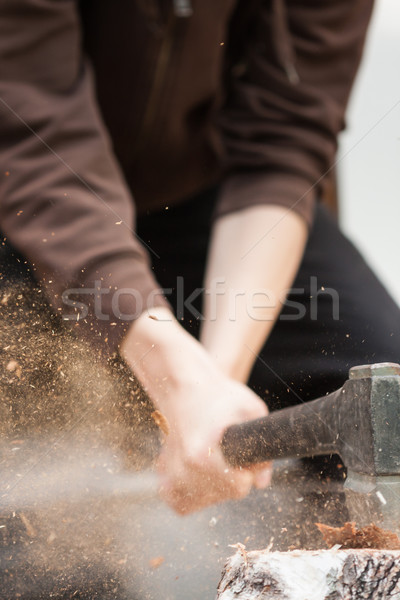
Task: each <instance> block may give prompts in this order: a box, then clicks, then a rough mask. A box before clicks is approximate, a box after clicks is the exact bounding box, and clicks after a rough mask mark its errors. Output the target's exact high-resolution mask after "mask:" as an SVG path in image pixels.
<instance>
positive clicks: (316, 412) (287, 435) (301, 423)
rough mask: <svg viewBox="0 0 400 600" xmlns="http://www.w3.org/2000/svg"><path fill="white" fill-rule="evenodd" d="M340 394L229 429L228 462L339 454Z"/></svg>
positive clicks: (242, 463)
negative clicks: (337, 408)
mask: <svg viewBox="0 0 400 600" xmlns="http://www.w3.org/2000/svg"><path fill="white" fill-rule="evenodd" d="M341 391H342V389H340V390H337V391H336V392H333V393H332V394H329V395H328V396H324V397H322V398H318V399H317V400H313V401H312V402H307V403H304V404H300V405H297V406H293V407H290V408H284V409H282V410H278V411H275V412H272V413H271V414H270V415H268V416H267V417H262V418H261V419H255V420H254V421H247V422H245V423H241V424H239V425H232V426H231V427H228V428H227V429H226V430H225V433H224V436H223V438H222V441H221V448H222V452H223V454H224V456H225V459H226V460H227V462H228V463H229V464H230V465H232V466H234V467H245V466H249V465H251V464H255V463H259V462H264V461H268V460H273V459H276V458H296V457H297V458H300V457H305V456H317V455H321V454H331V453H335V452H337V451H338V429H337V418H336V412H337V410H336V407H337V404H338V398H339V396H340V394H341Z"/></svg>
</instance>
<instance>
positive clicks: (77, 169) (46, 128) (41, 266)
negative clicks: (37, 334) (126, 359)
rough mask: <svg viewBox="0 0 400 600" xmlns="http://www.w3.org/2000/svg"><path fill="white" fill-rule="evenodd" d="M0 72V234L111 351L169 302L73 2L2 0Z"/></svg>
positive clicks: (56, 302) (65, 312)
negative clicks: (106, 121) (154, 269)
mask: <svg viewBox="0 0 400 600" xmlns="http://www.w3.org/2000/svg"><path fill="white" fill-rule="evenodd" d="M0 73H1V82H0V131H1V136H0V163H1V165H2V170H1V173H0V198H1V200H0V219H1V221H0V228H1V230H2V233H3V235H5V236H6V237H7V238H8V240H9V241H10V242H11V244H12V245H13V246H14V247H15V248H16V249H17V250H18V251H19V252H20V253H22V254H23V255H24V256H25V257H26V258H27V259H28V261H29V262H30V264H31V265H33V270H34V274H35V278H36V279H37V280H38V281H39V282H40V283H41V285H43V286H44V289H45V290H46V292H47V295H48V298H49V300H50V302H51V304H52V306H53V308H54V310H55V311H57V312H58V313H59V314H61V316H62V317H63V318H64V319H70V320H72V321H74V322H75V326H76V327H78V328H79V329H80V334H84V335H85V336H86V337H89V339H91V340H92V341H93V340H95V341H98V342H99V343H100V345H101V346H102V347H103V348H105V349H106V350H107V351H113V350H114V349H116V347H117V346H118V343H119V341H120V339H121V337H122V336H123V335H124V333H125V331H126V329H127V327H128V326H129V324H130V321H131V320H132V319H133V318H135V317H137V316H139V314H140V313H141V312H142V310H143V309H144V308H146V307H151V306H154V305H157V304H158V305H160V304H161V305H164V304H167V303H166V300H165V299H164V298H163V297H162V296H161V293H160V292H159V291H158V288H157V283H156V282H155V280H154V279H153V276H152V274H151V270H150V261H149V256H148V253H147V251H146V250H145V249H144V247H143V246H142V245H141V243H140V242H139V241H138V239H137V238H136V236H135V233H134V230H133V228H134V208H133V201H132V198H131V196H130V193H129V191H128V189H127V187H126V185H125V183H124V180H123V177H122V175H121V173H120V171H119V168H118V166H117V163H116V160H115V159H114V156H113V151H112V148H111V145H110V140H109V139H108V136H107V133H106V131H105V128H104V126H103V123H102V121H101V118H100V116H99V112H98V109H97V106H96V101H95V99H94V92H93V87H94V86H93V83H92V78H91V73H90V67H89V66H88V64H87V63H86V62H85V59H84V57H83V56H82V53H81V39H80V22H79V17H78V14H77V8H76V4H75V0H56V1H55V0H4V1H2V2H1V4H0ZM95 290H96V291H95ZM78 300H79V302H80V303H78V304H76V302H77V301H78ZM79 317H80V320H79ZM76 319H78V321H76Z"/></svg>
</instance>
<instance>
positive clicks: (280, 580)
mask: <svg viewBox="0 0 400 600" xmlns="http://www.w3.org/2000/svg"><path fill="white" fill-rule="evenodd" d="M236 599H238V600H269V599H271V600H272V599H273V600H361V599H366V600H386V599H391V600H400V551H398V550H393V551H392V550H371V549H362V550H340V549H337V550H336V549H331V550H317V551H301V550H295V551H293V552H268V551H257V552H246V551H245V550H244V548H243V547H239V549H238V551H237V553H236V554H235V555H234V556H232V557H231V558H230V559H229V560H228V562H227V563H226V565H225V568H224V571H223V573H222V578H221V581H220V583H219V586H218V594H217V598H216V600H236Z"/></svg>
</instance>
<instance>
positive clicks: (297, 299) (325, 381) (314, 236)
mask: <svg viewBox="0 0 400 600" xmlns="http://www.w3.org/2000/svg"><path fill="white" fill-rule="evenodd" d="M215 194H216V192H215V191H214V190H212V191H208V192H205V193H203V194H201V195H199V196H197V197H196V198H194V199H193V200H192V201H190V202H187V203H185V204H183V205H181V206H177V207H172V208H169V209H168V210H164V211H162V212H159V213H156V214H150V215H147V216H144V217H141V218H139V220H138V233H139V235H140V237H141V238H142V239H143V240H144V241H145V242H146V243H148V244H149V246H150V247H151V248H152V249H153V250H154V251H155V253H156V254H157V255H158V257H156V256H155V255H153V268H154V272H155V274H156V277H157V278H158V281H159V282H160V283H161V285H162V286H163V287H164V288H170V289H172V290H173V292H172V294H169V295H168V298H169V300H170V301H171V303H172V305H173V306H174V307H175V309H178V317H183V320H182V323H183V325H184V326H185V327H186V329H188V330H189V331H190V332H191V333H193V335H195V336H197V335H198V331H199V323H200V320H199V316H198V315H196V314H195V315H193V311H192V310H188V309H184V311H183V313H182V287H183V288H184V297H185V298H189V297H190V294H191V292H192V291H193V290H196V289H197V288H201V286H202V285H203V275H204V268H205V262H206V255H207V248H208V242H209V234H210V221H211V215H212V211H213V206H214V202H215ZM238 268H240V265H238ZM178 278H179V279H178ZM177 282H178V283H177ZM177 288H178V290H177ZM177 291H178V294H177ZM191 304H193V305H194V306H195V308H196V309H197V311H198V313H199V314H201V299H200V297H197V299H196V300H194V301H193V302H192V303H191ZM303 313H304V314H303ZM196 317H197V318H196ZM385 361H390V362H400V309H399V307H398V306H397V304H396V303H395V302H394V301H393V300H392V298H391V297H390V296H389V294H388V293H387V292H386V290H385V289H384V287H383V286H382V284H381V283H380V281H379V280H378V279H377V277H376V276H375V275H374V274H373V273H372V271H371V269H370V268H369V267H368V265H367V264H366V263H365V261H364V259H363V258H362V257H361V255H360V254H359V252H358V251H357V250H356V249H355V248H354V246H353V245H352V244H351V243H350V242H349V240H348V239H347V238H346V237H345V236H344V235H343V234H342V233H341V232H340V230H339V228H338V226H337V224H336V221H335V220H334V218H333V217H331V216H330V214H328V212H327V211H326V209H324V208H323V207H322V206H319V207H318V208H317V211H316V218H315V222H314V226H313V228H312V231H311V233H310V237H309V240H308V243H307V247H306V250H305V253H304V257H303V260H302V263H301V266H300V269H299V271H298V274H297V277H296V279H295V282H294V284H293V286H292V293H290V294H289V296H288V302H287V304H286V305H285V307H284V309H283V311H282V313H281V315H280V318H279V319H278V321H277V323H276V325H275V327H274V329H273V331H272V333H271V335H270V337H269V339H268V341H267V343H266V344H265V346H264V348H263V349H262V351H261V353H260V356H259V358H258V359H257V360H256V362H255V365H254V368H253V372H252V374H251V377H250V386H251V387H252V389H254V390H255V391H256V392H257V393H258V394H260V395H261V396H262V397H263V398H264V399H265V400H266V401H267V403H268V405H269V406H270V408H280V407H282V406H286V405H288V404H295V403H299V402H301V401H305V400H310V399H313V398H316V397H318V396H322V395H324V394H326V393H328V392H331V391H333V390H335V389H337V388H339V387H340V386H341V385H342V384H343V382H344V380H345V379H346V378H347V374H348V370H349V368H350V367H351V366H353V365H357V364H365V363H375V362H385Z"/></svg>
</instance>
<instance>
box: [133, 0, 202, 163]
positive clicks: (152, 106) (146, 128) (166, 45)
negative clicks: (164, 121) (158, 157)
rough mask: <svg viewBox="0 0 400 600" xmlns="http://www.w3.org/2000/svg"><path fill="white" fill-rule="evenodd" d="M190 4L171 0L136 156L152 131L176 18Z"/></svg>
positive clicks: (185, 12)
mask: <svg viewBox="0 0 400 600" xmlns="http://www.w3.org/2000/svg"><path fill="white" fill-rule="evenodd" d="M192 13H193V11H192V6H191V2H190V0H173V10H172V11H171V14H170V16H169V18H168V22H167V26H166V31H165V34H164V38H163V40H162V43H161V48H160V51H159V54H158V58H157V63H156V67H155V71H154V77H153V82H152V85H151V89H150V93H149V96H148V101H147V105H146V108H145V111H144V115H143V119H142V124H141V127H140V130H139V134H138V137H137V141H136V144H135V146H136V148H135V153H134V156H135V158H136V157H137V156H138V154H139V152H140V151H143V149H144V148H145V147H146V143H147V140H148V139H149V134H150V132H151V131H152V128H153V125H154V121H155V117H156V114H157V108H158V106H159V101H160V98H161V91H162V89H163V87H164V82H165V77H166V74H167V71H168V67H169V65H170V63H171V57H172V50H173V46H174V44H173V42H174V38H175V35H174V34H175V28H176V23H177V21H178V19H180V18H187V17H190V16H191V15H192Z"/></svg>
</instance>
